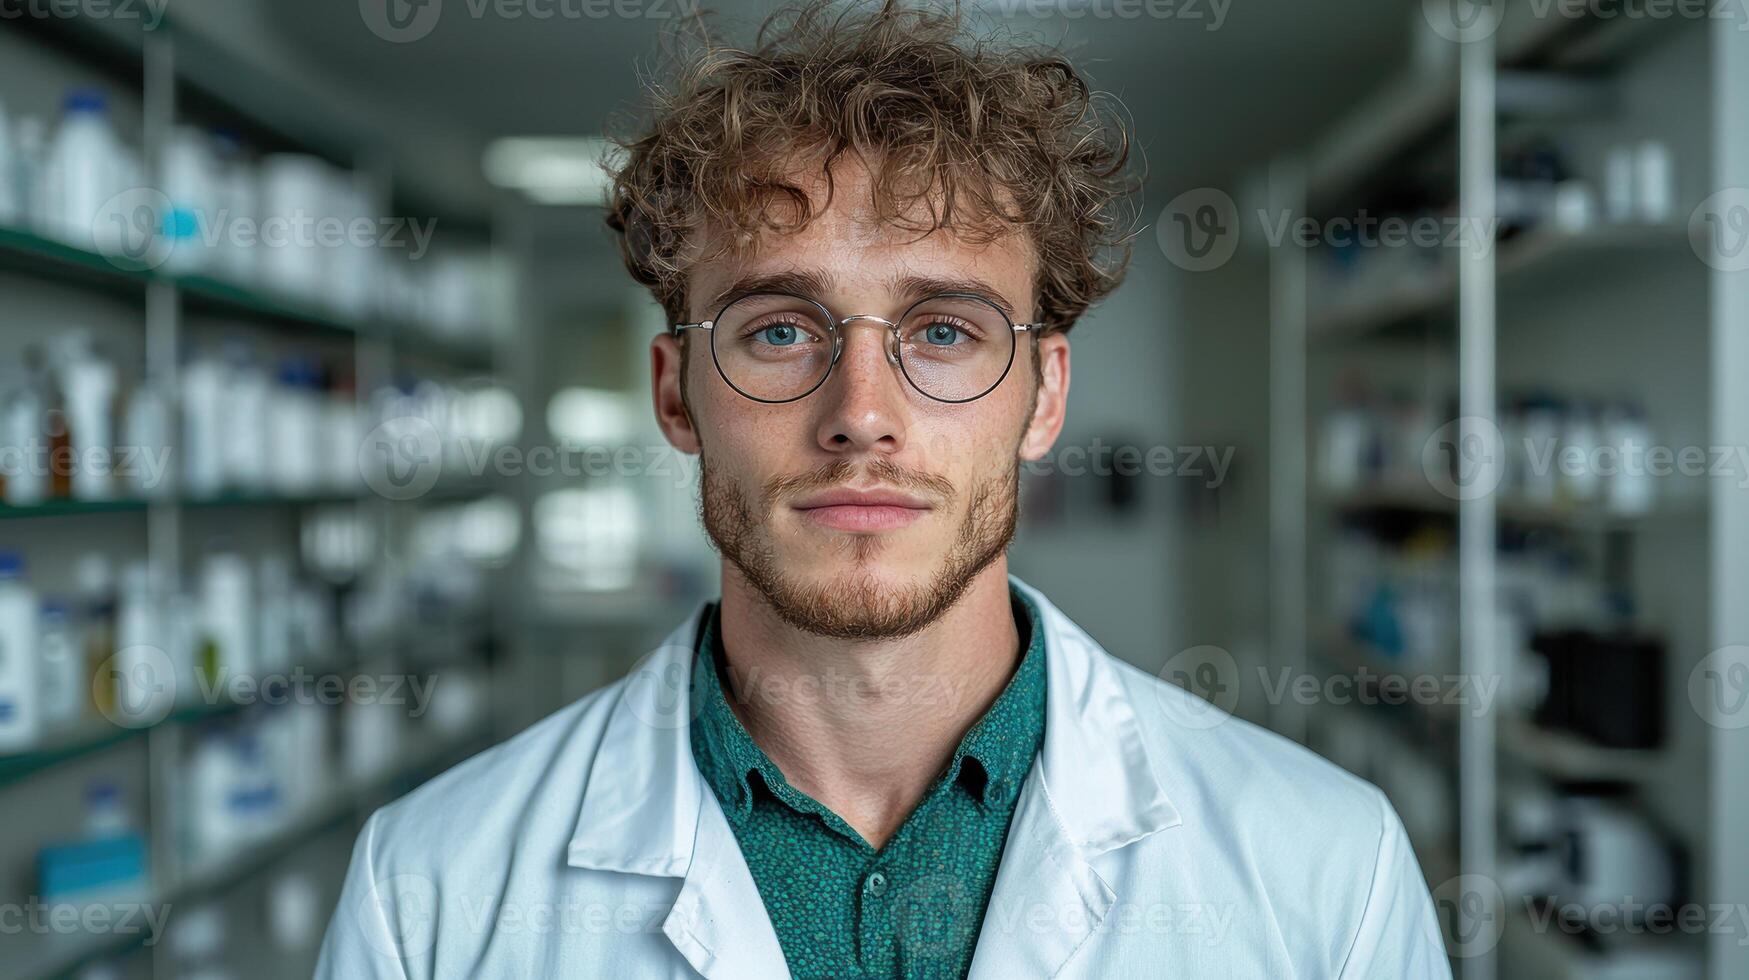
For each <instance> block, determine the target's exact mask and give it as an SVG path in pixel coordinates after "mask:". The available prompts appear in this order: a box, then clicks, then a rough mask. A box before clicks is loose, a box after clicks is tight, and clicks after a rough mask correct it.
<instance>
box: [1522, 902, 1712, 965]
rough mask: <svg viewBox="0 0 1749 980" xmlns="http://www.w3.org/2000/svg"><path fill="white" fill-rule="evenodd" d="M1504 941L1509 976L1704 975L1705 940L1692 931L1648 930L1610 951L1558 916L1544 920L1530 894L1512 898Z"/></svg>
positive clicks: (1616, 945) (1617, 944)
mask: <svg viewBox="0 0 1749 980" xmlns="http://www.w3.org/2000/svg"><path fill="white" fill-rule="evenodd" d="M1506 904H1507V908H1506V909H1505V910H1504V915H1505V917H1506V921H1505V923H1504V928H1505V932H1504V933H1503V935H1502V936H1501V941H1500V954H1501V956H1500V964H1501V970H1500V975H1501V977H1502V978H1505V980H1516V978H1520V977H1522V978H1526V980H1529V978H1535V980H1644V978H1653V977H1655V978H1657V980H1700V977H1701V976H1702V972H1701V961H1700V957H1701V952H1700V949H1699V946H1700V944H1699V943H1697V942H1695V941H1693V939H1692V938H1691V937H1689V936H1685V935H1682V934H1671V935H1665V936H1653V935H1642V936H1634V937H1627V938H1626V941H1623V942H1619V943H1615V944H1612V945H1611V947H1610V950H1609V952H1608V953H1603V952H1598V951H1595V950H1592V949H1590V948H1589V947H1587V946H1586V945H1585V944H1584V943H1583V942H1582V941H1581V940H1580V939H1578V938H1577V937H1575V936H1572V935H1569V934H1568V933H1566V932H1564V931H1562V930H1561V928H1560V927H1558V926H1556V925H1554V924H1553V922H1552V920H1551V921H1550V922H1549V923H1548V924H1546V925H1539V922H1538V920H1533V919H1532V918H1531V914H1530V912H1529V910H1528V909H1526V908H1525V904H1524V899H1522V898H1508V899H1507V901H1506Z"/></svg>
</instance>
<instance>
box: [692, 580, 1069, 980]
mask: <svg viewBox="0 0 1749 980" xmlns="http://www.w3.org/2000/svg"><path fill="white" fill-rule="evenodd" d="M1009 593H1010V597H1011V600H1012V604H1013V609H1014V621H1015V625H1016V626H1017V627H1018V628H1019V632H1020V642H1021V644H1022V645H1023V647H1024V649H1025V653H1024V654H1023V655H1022V656H1021V660H1020V666H1019V667H1018V668H1017V669H1016V670H1015V672H1014V676H1013V677H1012V678H1010V679H1009V681H1008V685H1007V686H1006V687H1005V688H1003V690H1002V693H1001V694H1000V695H999V696H998V697H997V698H996V701H995V703H994V704H992V705H991V706H990V710H989V711H987V712H985V714H984V716H983V717H982V718H980V719H979V720H978V722H977V724H975V725H973V726H972V728H971V730H970V731H968V732H967V733H966V736H965V738H964V739H962V740H961V741H960V744H959V747H958V748H957V749H955V750H954V754H953V759H952V760H951V761H950V762H949V763H948V766H947V769H946V771H945V772H943V773H942V775H941V777H940V778H939V779H937V780H936V782H935V783H934V785H933V786H931V787H930V789H929V791H928V792H927V793H926V794H925V795H924V797H923V801H922V802H921V803H919V804H918V805H917V809H915V810H913V811H911V815H910V816H909V817H907V818H905V822H904V824H903V825H901V826H900V827H899V830H898V832H897V833H895V834H894V835H893V837H892V839H890V840H889V841H887V844H886V846H885V847H883V848H881V849H880V850H878V851H877V850H875V849H874V848H873V847H871V846H869V844H868V842H867V841H865V840H863V838H862V836H861V835H860V834H858V833H857V832H856V831H855V830H853V829H851V827H850V825H849V824H847V823H845V822H844V820H843V819H842V818H841V817H839V816H838V815H837V814H835V813H833V812H832V811H831V810H829V809H827V808H826V807H825V806H823V805H821V804H820V803H819V802H818V801H816V800H814V799H812V798H811V797H809V796H808V795H807V794H805V793H803V792H801V791H800V790H797V789H796V788H795V787H793V786H791V785H790V784H789V782H788V781H787V780H785V779H784V777H783V773H782V772H780V771H778V768H777V765H776V764H775V763H773V762H772V761H771V759H770V757H769V756H767V755H766V754H765V753H764V752H763V751H762V750H761V749H760V748H759V746H757V745H755V744H754V743H753V739H752V737H751V736H750V735H748V734H747V729H746V728H745V727H743V726H742V724H741V721H740V719H739V718H736V717H735V713H734V711H733V710H732V709H731V708H730V707H729V702H728V700H727V699H726V698H725V697H724V694H723V687H722V682H721V680H720V677H721V675H720V674H719V671H720V669H721V666H720V661H721V658H722V657H723V649H722V642H721V639H720V637H721V635H722V627H721V615H720V613H719V610H718V606H717V605H715V604H713V605H712V607H711V609H710V610H709V612H708V613H707V615H706V618H705V622H706V626H705V629H704V632H703V634H702V635H701V636H700V638H699V652H700V654H701V655H700V656H696V657H694V658H693V670H692V692H693V697H694V698H697V699H698V700H697V701H695V704H696V705H697V706H698V711H697V712H696V713H695V715H694V717H695V718H696V721H695V722H694V724H693V726H692V733H691V734H692V754H693V757H694V758H695V759H696V760H697V761H698V768H699V771H700V772H701V773H703V774H704V777H705V780H706V781H707V782H709V783H710V786H711V789H712V791H714V792H715V793H716V797H717V800H718V802H720V803H721V804H722V806H723V812H724V813H725V814H727V816H728V819H729V826H730V827H731V828H733V830H734V833H735V839H736V840H738V841H739V842H740V844H741V853H742V854H743V855H744V856H745V857H746V859H747V866H748V868H749V869H750V870H751V871H752V873H753V882H754V884H755V885H757V886H758V888H759V897H760V898H761V899H763V900H764V902H765V911H766V913H767V914H768V915H769V916H770V917H771V924H772V926H773V927H774V928H775V929H776V931H777V939H778V942H779V944H780V945H782V947H783V955H784V958H785V959H786V960H787V961H788V962H789V970H790V973H791V975H793V976H795V977H798V978H806V977H831V978H834V980H841V978H850V977H906V978H935V977H964V976H965V975H966V972H967V971H968V970H969V969H970V968H971V963H972V951H973V950H974V949H975V948H976V947H977V944H978V929H979V926H980V925H981V924H982V922H983V921H984V910H985V908H986V907H987V906H988V905H989V903H990V891H991V889H992V888H993V887H994V886H995V884H996V868H997V865H998V864H1000V863H1001V860H1002V846H1003V843H1004V842H1005V841H1006V840H1007V838H1008V824H1009V820H1010V818H1012V817H1013V816H1014V807H1015V804H1016V803H1017V802H1018V801H1019V798H1020V787H1021V784H1022V783H1024V782H1025V781H1026V774H1027V772H1028V770H1029V769H1031V767H1032V760H1033V757H1034V756H1035V755H1036V754H1037V753H1038V750H1039V747H1040V746H1041V745H1043V744H1044V733H1045V652H1044V625H1043V623H1042V622H1041V617H1040V614H1039V610H1038V607H1037V606H1036V605H1035V604H1034V603H1033V602H1032V600H1030V599H1028V598H1026V597H1025V596H1024V595H1022V594H1021V593H1020V591H1019V590H1018V589H1015V588H1014V587H1013V586H1012V585H1010V586H1009ZM894 737H895V738H898V737H902V733H897V732H895V733H894Z"/></svg>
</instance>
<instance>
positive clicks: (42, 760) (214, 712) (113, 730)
mask: <svg viewBox="0 0 1749 980" xmlns="http://www.w3.org/2000/svg"><path fill="white" fill-rule="evenodd" d="M241 710H242V706H240V705H236V704H229V703H227V704H220V705H210V706H209V705H201V706H199V707H190V708H184V709H180V710H177V711H173V712H171V713H170V714H169V715H167V716H166V717H165V718H164V720H163V721H160V722H157V723H156V724H152V725H142V726H140V727H138V728H123V727H122V726H120V725H114V724H103V723H88V724H84V725H81V726H79V727H77V728H72V729H67V730H63V731H59V732H53V733H51V734H50V735H49V737H48V738H47V739H45V740H44V741H43V742H41V743H39V744H38V745H35V746H33V747H31V748H30V749H29V750H28V751H25V752H22V753H19V754H16V755H6V756H0V786H5V785H6V784H8V783H15V782H18V781H19V780H22V779H25V778H28V777H30V776H32V775H34V774H36V773H39V772H43V771H45V770H48V769H53V768H54V767H55V766H58V765H61V764H62V763H66V762H71V761H72V760H74V759H80V758H84V757H85V756H89V755H95V754H97V753H99V752H102V751H104V750H105V749H109V748H112V747H114V746H117V745H120V744H122V743H124V742H127V741H130V740H132V739H134V738H138V737H143V736H144V735H145V734H146V733H147V732H149V731H150V730H151V729H153V728H161V727H166V726H174V725H194V724H199V723H201V722H206V721H212V720H215V719H218V718H224V717H227V716H230V715H234V714H236V713H237V712H238V711H241Z"/></svg>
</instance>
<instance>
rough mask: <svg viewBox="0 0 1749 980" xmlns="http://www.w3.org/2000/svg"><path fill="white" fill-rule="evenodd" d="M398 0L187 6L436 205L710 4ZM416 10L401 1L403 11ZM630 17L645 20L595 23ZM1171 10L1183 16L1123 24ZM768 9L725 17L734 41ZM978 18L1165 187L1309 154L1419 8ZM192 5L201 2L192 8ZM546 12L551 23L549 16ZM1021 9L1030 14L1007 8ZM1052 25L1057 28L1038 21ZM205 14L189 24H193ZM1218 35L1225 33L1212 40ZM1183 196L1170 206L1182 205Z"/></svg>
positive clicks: (588, 125)
mask: <svg viewBox="0 0 1749 980" xmlns="http://www.w3.org/2000/svg"><path fill="white" fill-rule="evenodd" d="M383 2H385V0H295V2H287V0H206V2H198V0H197V2H195V3H191V4H190V6H191V7H193V8H194V9H196V10H198V11H202V13H201V14H200V15H199V17H200V18H204V19H211V20H212V21H214V23H215V24H216V25H217V28H218V30H217V33H219V34H221V35H227V34H228V35H229V41H230V43H231V44H232V45H233V46H241V47H245V48H247V47H251V46H253V45H259V46H260V47H261V48H262V49H264V50H267V49H271V50H272V52H273V54H274V56H275V60H276V61H278V62H280V68H281V70H284V71H292V72H295V73H297V74H299V75H302V76H304V80H305V81H306V82H307V83H309V84H310V85H311V86H313V87H314V88H317V89H320V90H321V92H320V94H319V95H320V97H327V98H333V99H338V100H340V101H341V102H343V103H344V105H345V108H346V109H347V110H348V111H350V112H352V113H354V114H355V115H359V116H362V117H363V118H365V119H368V120H371V121H372V123H373V126H374V128H376V129H378V130H379V131H380V132H381V135H383V136H384V137H385V138H386V139H387V140H388V142H389V143H390V145H391V146H392V147H393V148H394V151H395V155H396V156H397V157H398V158H401V159H402V160H403V162H404V164H405V166H404V169H406V170H408V171H410V172H414V173H415V174H416V177H415V182H416V183H418V184H420V185H422V188H423V189H424V190H425V191H427V192H431V193H441V194H443V195H444V196H445V197H447V198H450V199H452V200H461V201H472V202H475V203H478V202H480V201H484V200H486V199H487V197H486V195H487V194H488V193H489V192H488V190H487V189H486V187H485V185H484V182H483V180H482V179H481V178H480V176H479V170H478V160H479V150H480V148H481V147H482V146H483V145H484V144H485V142H486V141H488V140H490V139H491V138H493V137H496V136H501V135H512V134H514V135H552V134H595V133H599V132H601V131H602V129H603V127H604V125H606V124H607V123H609V122H610V120H611V118H612V117H614V116H615V115H616V114H625V113H628V112H635V109H636V107H637V105H638V102H639V95H640V90H641V89H640V71H645V72H647V71H648V70H650V69H651V67H652V66H653V65H654V64H655V61H656V55H657V54H658V50H659V49H658V41H659V36H660V33H661V31H662V29H663V27H664V26H665V25H667V24H668V23H670V22H671V18H672V15H673V14H674V13H675V12H676V11H678V10H679V9H681V6H682V5H683V4H686V3H696V2H697V0H424V2H425V3H428V4H438V5H441V7H440V15H439V16H437V18H436V20H435V21H434V26H433V27H431V28H430V30H429V32H428V33H426V34H424V35H423V36H421V37H419V38H418V39H417V40H412V41H409V42H406V43H391V42H390V41H386V40H384V39H383V38H382V37H381V36H379V35H378V34H376V33H373V32H372V30H370V29H369V28H368V27H367V26H366V18H367V16H368V14H369V11H370V9H371V5H372V4H376V5H378V9H379V10H380V9H381V8H380V5H381V4H382V3H383ZM390 2H397V3H399V2H405V0H390ZM615 3H618V4H623V5H624V6H622V7H621V8H620V9H622V10H630V11H633V12H641V13H642V14H643V15H644V16H641V17H632V18H627V17H611V16H610V17H589V16H585V15H583V12H584V11H588V10H601V9H604V8H605V9H607V10H609V11H611V10H612V9H614V8H613V4H615ZM1149 3H1151V4H1152V5H1153V9H1155V10H1157V11H1171V12H1173V14H1174V16H1171V17H1148V16H1140V17H1138V16H1129V17H1119V16H1114V13H1116V12H1118V11H1133V10H1146V9H1148V8H1147V7H1146V6H1144V5H1145V4H1149ZM769 6H770V4H769V3H768V2H765V0H742V2H737V3H734V4H732V5H731V4H718V5H715V9H717V10H727V11H731V12H729V13H723V14H719V15H718V16H717V17H716V20H715V22H716V23H719V24H721V28H720V29H721V30H722V31H723V32H724V33H725V34H726V35H729V36H740V37H745V36H746V28H747V26H748V25H750V24H752V23H754V22H755V21H756V19H757V16H758V13H759V12H760V11H762V10H764V9H766V8H768V7H769ZM968 6H970V7H971V8H973V9H974V16H976V17H979V18H980V19H981V20H982V21H983V22H985V23H988V24H991V25H993V26H997V27H999V28H1003V29H1008V30H1012V31H1014V32H1016V33H1018V34H1020V35H1022V36H1025V37H1028V38H1032V39H1038V40H1044V41H1049V42H1054V43H1062V44H1065V45H1066V46H1067V47H1068V48H1069V50H1070V51H1071V53H1072V55H1073V56H1074V59H1075V61H1076V62H1077V64H1078V65H1079V66H1080V67H1081V68H1082V69H1083V70H1084V71H1085V72H1087V73H1088V74H1089V75H1090V76H1091V77H1092V80H1093V82H1094V84H1095V85H1096V87H1098V88H1101V89H1104V90H1106V91H1108V92H1111V93H1113V94H1115V95H1116V96H1118V97H1119V98H1120V99H1121V100H1122V102H1123V103H1124V105H1125V106H1126V108H1127V109H1128V111H1129V112H1130V113H1131V114H1132V115H1133V117H1134V120H1135V130H1136V134H1137V136H1138V142H1139V143H1140V145H1141V147H1142V150H1143V153H1144V155H1145V159H1146V164H1147V168H1148V181H1149V185H1150V188H1151V189H1152V190H1153V191H1170V192H1172V193H1176V191H1177V190H1178V189H1183V188H1186V187H1190V186H1196V185H1197V184H1199V183H1208V182H1213V181H1219V180H1222V179H1224V178H1226V177H1228V176H1229V175H1231V174H1233V173H1235V172H1237V171H1238V170H1240V169H1242V168H1245V167H1247V166H1250V165H1252V164H1254V163H1255V162H1257V161H1260V160H1262V159H1265V158H1267V157H1268V156H1269V155H1270V154H1271V153H1272V152H1274V151H1277V150H1279V149H1282V148H1286V147H1291V146H1295V145H1298V144H1300V143H1302V142H1304V141H1305V140H1306V139H1307V138H1308V137H1310V136H1311V135H1313V134H1315V133H1316V132H1317V131H1318V130H1319V128H1320V127H1321V126H1323V125H1324V124H1326V123H1327V122H1328V121H1329V119H1330V118H1331V117H1333V116H1334V115H1336V114H1337V113H1339V112H1340V111H1341V110H1342V109H1343V108H1344V107H1345V106H1347V105H1349V104H1351V103H1352V102H1353V101H1354V100H1355V99H1357V98H1359V97H1361V96H1363V95H1364V94H1366V93H1367V92H1368V91H1370V90H1372V89H1374V88H1376V87H1377V86H1378V85H1379V84H1381V83H1382V81H1383V80H1384V79H1385V78H1386V77H1388V76H1389V74H1390V72H1391V71H1392V70H1393V69H1394V68H1395V67H1396V66H1398V65H1400V64H1401V63H1402V62H1403V61H1404V58H1405V54H1406V52H1405V45H1406V39H1407V38H1408V36H1409V26H1410V18H1411V17H1415V16H1419V6H1420V5H1419V4H1417V3H1413V2H1405V0H1321V2H1317V3H1307V2H1305V0H1218V2H1217V0H981V2H976V3H971V4H968ZM184 9H188V8H186V7H185V8H184ZM536 11H546V12H550V13H552V14H553V15H552V16H547V17H537V16H535V15H534V14H535V12H536ZM1004 11H1022V12H1033V13H1022V12H1017V13H1012V14H1009V13H1004ZM1034 13H1042V14H1043V16H1035V15H1034ZM189 19H194V18H185V21H186V20H189ZM1211 28H1212V29H1211ZM1168 196H1170V195H1168Z"/></svg>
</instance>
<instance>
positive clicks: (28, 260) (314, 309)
mask: <svg viewBox="0 0 1749 980" xmlns="http://www.w3.org/2000/svg"><path fill="white" fill-rule="evenodd" d="M8 271H9V272H16V273H22V274H25V275H29V276H33V277H36V278H39V279H46V280H50V281H60V282H64V283H67V284H69V285H74V286H81V287H86V288H96V289H100V290H102V291H103V292H106V293H109V294H112V295H124V296H130V297H143V296H144V294H145V291H146V288H147V287H148V286H150V285H152V284H153V283H165V284H168V285H171V286H174V287H176V290H177V293H178V295H179V296H180V297H181V300H182V304H183V308H184V309H185V311H186V312H187V313H189V314H191V315H195V316H201V317H207V318H231V319H239V320H247V321H249V322H252V323H257V324H261V325H264V326H270V327H275V328H278V329H281V330H289V331H294V332H301V333H308V334H313V335H321V336H331V337H355V336H360V337H374V338H381V339H384V340H387V341H390V342H391V343H393V344H394V345H395V346H396V347H397V348H398V349H401V350H403V351H404V352H405V353H407V354H408V355H410V356H412V357H413V358H415V359H416V360H419V361H424V362H430V363H432V364H435V365H437V366H440V367H445V368H449V369H452V370H462V371H479V370H484V369H486V368H489V367H491V366H492V364H493V352H492V349H491V347H490V346H489V345H488V344H486V343H483V342H478V341H474V340H470V339H463V338H459V337H458V338H455V339H447V338H443V337H438V336H434V335H433V334H432V333H431V332H430V331H429V330H428V329H426V328H425V327H422V326H419V325H415V324H410V323H404V322H398V321H391V320H387V319H383V318H378V317H348V316H344V315H341V314H339V313H335V312H334V311H332V310H328V309H324V308H322V307H320V306H317V305H314V304H311V303H308V302H305V301H303V300H301V299H299V298H297V297H292V296H285V295H281V294H278V293H275V292H272V291H270V290H260V289H252V288H248V287H244V286H239V285H236V284H235V283H230V282H225V281H223V280H220V279H215V278H212V277H210V276H199V275H177V274H175V273H172V272H169V271H166V270H164V269H163V268H161V267H158V268H154V267H150V266H147V265H145V264H143V263H140V262H136V261H133V260H131V259H128V258H126V257H123V256H112V255H105V254H102V253H99V252H93V251H90V250H88V249H83V248H79V247H77V246H75V245H70V244H68V243H66V242H62V241H59V240H57V239H54V238H50V237H48V236H46V235H42V234H39V233H37V232H34V231H30V230H27V229H22V228H14V227H4V226H0V272H8ZM482 332H484V331H472V332H470V335H478V334H480V333H482Z"/></svg>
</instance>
